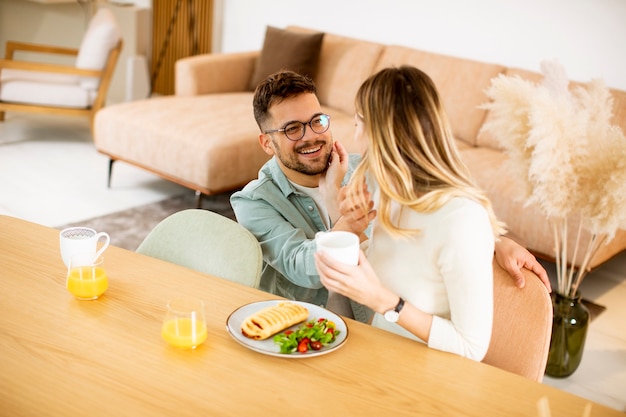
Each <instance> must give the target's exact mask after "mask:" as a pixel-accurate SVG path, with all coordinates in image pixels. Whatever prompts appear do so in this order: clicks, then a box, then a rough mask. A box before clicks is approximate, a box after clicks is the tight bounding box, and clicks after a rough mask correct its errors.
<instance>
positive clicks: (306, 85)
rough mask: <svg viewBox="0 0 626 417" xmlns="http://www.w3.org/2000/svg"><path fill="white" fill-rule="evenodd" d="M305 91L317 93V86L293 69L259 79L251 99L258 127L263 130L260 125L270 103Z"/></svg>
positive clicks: (278, 101)
mask: <svg viewBox="0 0 626 417" xmlns="http://www.w3.org/2000/svg"><path fill="white" fill-rule="evenodd" d="M305 93H312V94H317V87H316V86H315V84H314V83H313V80H311V79H310V78H309V77H306V76H304V75H300V74H298V73H296V72H294V71H288V70H285V71H279V72H275V73H274V74H272V75H269V76H268V77H267V78H265V79H264V80H263V81H261V82H260V83H259V84H258V85H257V87H256V90H254V98H253V99H252V107H253V109H254V119H255V120H256V123H257V125H259V129H261V131H263V127H262V125H263V124H264V123H265V121H266V120H267V119H268V118H269V113H268V112H269V108H270V107H271V106H272V105H274V104H277V103H280V102H281V101H283V100H284V99H286V98H290V97H296V96H299V95H300V94H305Z"/></svg>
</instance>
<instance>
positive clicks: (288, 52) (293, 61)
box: [250, 26, 324, 90]
mask: <svg viewBox="0 0 626 417" xmlns="http://www.w3.org/2000/svg"><path fill="white" fill-rule="evenodd" d="M323 38H324V34H323V33H300V32H295V31H290V30H285V29H278V28H275V27H272V26H268V27H267V29H266V31H265V41H264V42H263V49H262V50H261V55H260V56H259V60H258V61H257V64H256V68H255V70H254V73H253V74H252V79H251V80H250V89H251V90H254V89H255V88H256V86H257V84H258V83H260V82H261V81H263V80H264V79H265V77H267V76H268V75H270V74H273V73H275V72H276V71H280V70H282V69H288V70H292V71H295V72H297V73H299V74H302V75H306V76H308V77H309V78H315V74H316V72H317V63H318V61H319V55H320V49H321V47H322V39H323Z"/></svg>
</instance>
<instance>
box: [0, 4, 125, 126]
mask: <svg viewBox="0 0 626 417" xmlns="http://www.w3.org/2000/svg"><path fill="white" fill-rule="evenodd" d="M122 44H123V41H122V37H121V33H120V30H119V28H118V27H117V24H116V22H115V18H114V17H113V14H112V12H111V11H110V10H108V9H100V10H98V12H97V13H96V14H95V15H94V17H93V18H92V19H91V21H90V22H89V26H88V27H87V31H86V32H85V35H84V37H83V39H82V42H81V45H80V48H79V49H74V48H65V47H59V46H51V45H38V44H31V43H23V42H13V41H8V42H7V44H6V52H5V58H4V59H0V121H3V120H4V116H5V112H7V111H15V112H34V113H49V114H60V115H72V116H86V117H88V118H89V120H90V122H91V123H93V117H94V115H95V113H96V112H97V111H98V110H99V109H100V108H102V107H104V105H105V101H106V95H107V91H108V89H109V85H110V83H111V78H112V76H113V71H114V70H115V65H116V63H117V59H118V57H119V54H120V52H121V50H122ZM17 51H22V52H31V53H33V52H34V53H38V54H52V55H65V56H73V57H76V60H75V65H74V66H72V65H60V64H52V63H46V62H34V61H20V60H16V59H15V57H16V52H17Z"/></svg>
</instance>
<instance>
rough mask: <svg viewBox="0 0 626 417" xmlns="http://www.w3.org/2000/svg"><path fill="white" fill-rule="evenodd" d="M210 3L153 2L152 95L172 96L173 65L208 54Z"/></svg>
mask: <svg viewBox="0 0 626 417" xmlns="http://www.w3.org/2000/svg"><path fill="white" fill-rule="evenodd" d="M212 22H213V0H153V6H152V62H151V78H152V92H153V93H158V94H163V95H168V94H173V93H174V63H175V62H176V60H178V59H180V58H184V57H187V56H191V55H197V54H203V53H210V52H211V35H212V25H213V23H212Z"/></svg>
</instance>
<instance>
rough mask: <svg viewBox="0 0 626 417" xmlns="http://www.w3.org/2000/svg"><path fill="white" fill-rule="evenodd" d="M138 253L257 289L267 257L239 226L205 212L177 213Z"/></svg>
mask: <svg viewBox="0 0 626 417" xmlns="http://www.w3.org/2000/svg"><path fill="white" fill-rule="evenodd" d="M136 252H137V253H141V254H144V255H148V256H151V257H154V258H158V259H162V260H164V261H168V262H172V263H175V264H178V265H181V266H185V267H187V268H191V269H194V270H196V271H200V272H204V273H207V274H211V275H214V276H217V277H220V278H224V279H227V280H229V281H234V282H238V283H241V284H244V285H247V286H250V287H254V288H257V287H258V285H259V280H260V277H261V268H262V265H263V254H262V252H261V246H260V244H259V242H258V241H257V240H256V238H255V237H254V235H253V234H252V233H250V232H249V231H248V230H247V229H246V228H244V227H243V226H241V225H240V224H239V223H237V222H235V221H233V220H231V219H229V218H228V217H225V216H222V215H220V214H217V213H214V212H211V211H208V210H201V209H188V210H182V211H179V212H176V213H174V214H172V215H170V216H168V217H166V218H165V219H163V220H162V221H161V222H160V223H159V224H157V225H156V226H155V228H154V229H152V231H151V232H150V233H149V234H148V236H146V238H145V239H144V240H143V242H142V243H141V244H140V245H139V247H138V248H137V251H136Z"/></svg>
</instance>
